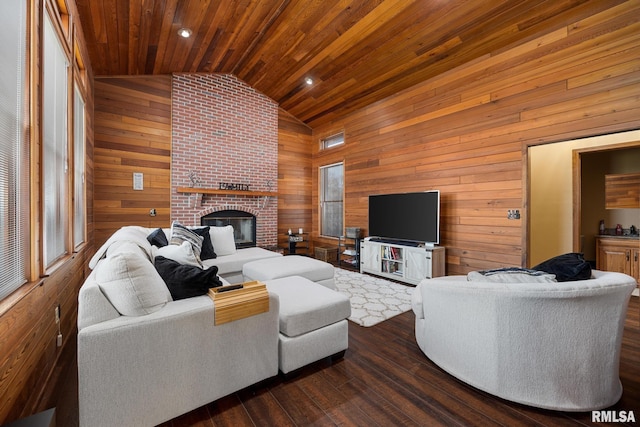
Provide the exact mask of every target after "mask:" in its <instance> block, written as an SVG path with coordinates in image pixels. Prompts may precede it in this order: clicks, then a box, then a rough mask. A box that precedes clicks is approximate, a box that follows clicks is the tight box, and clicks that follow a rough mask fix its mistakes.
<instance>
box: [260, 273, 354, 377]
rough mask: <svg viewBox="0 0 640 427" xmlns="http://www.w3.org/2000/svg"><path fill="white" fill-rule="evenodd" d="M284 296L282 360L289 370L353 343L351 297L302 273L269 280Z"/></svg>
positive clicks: (338, 352)
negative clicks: (350, 328) (307, 277)
mask: <svg viewBox="0 0 640 427" xmlns="http://www.w3.org/2000/svg"><path fill="white" fill-rule="evenodd" d="M265 284H266V285H267V290H268V291H269V292H270V293H274V294H276V295H278V298H279V300H280V335H279V341H278V363H279V368H280V371H282V372H283V373H285V374H286V373H289V372H291V371H293V370H295V369H298V368H301V367H303V366H305V365H308V364H309V363H312V362H315V361H317V360H320V359H324V358H325V357H329V356H338V355H342V354H344V351H345V350H346V349H347V348H348V347H349V329H348V327H349V326H348V321H347V318H348V317H349V316H351V304H350V303H349V298H347V297H346V296H345V295H343V294H341V293H340V292H338V291H333V290H331V289H327V288H326V287H325V286H322V285H319V284H317V283H314V282H312V281H310V280H309V279H306V278H304V277H301V276H292V277H285V278H282V279H275V280H269V281H267V282H265Z"/></svg>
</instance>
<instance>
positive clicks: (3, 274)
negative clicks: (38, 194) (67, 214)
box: [0, 0, 29, 299]
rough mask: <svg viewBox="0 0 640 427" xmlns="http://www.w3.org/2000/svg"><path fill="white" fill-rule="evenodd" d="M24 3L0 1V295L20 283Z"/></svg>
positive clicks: (22, 266) (23, 223)
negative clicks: (0, 41) (0, 59)
mask: <svg viewBox="0 0 640 427" xmlns="http://www.w3.org/2000/svg"><path fill="white" fill-rule="evenodd" d="M26 3H27V2H26V1H24V0H2V2H0V40H2V43H0V58H2V61H0V232H1V234H0V235H1V236H2V237H1V238H0V299H3V298H5V297H6V296H7V295H9V294H10V293H11V292H13V291H14V290H16V289H17V288H18V287H20V285H22V284H23V283H25V282H26V275H25V271H26V267H27V265H26V264H27V259H28V257H27V256H26V254H25V250H24V248H25V244H24V242H25V241H26V240H28V234H27V231H28V227H27V225H26V208H27V205H26V203H28V201H27V202H25V200H24V197H25V195H26V194H27V187H26V183H27V177H28V173H29V172H28V166H27V165H28V164H29V158H28V156H27V152H28V151H27V147H28V145H27V143H26V137H25V129H26V126H25V123H24V121H25V118H26V114H25V113H24V105H25V103H24V100H23V97H24V85H25V81H24V73H25V64H26V58H25V55H26V53H25V52H26V51H25V49H26V39H27V30H26V19H27V18H26V10H25V9H26Z"/></svg>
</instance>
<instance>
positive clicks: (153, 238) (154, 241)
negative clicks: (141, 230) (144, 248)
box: [147, 228, 169, 248]
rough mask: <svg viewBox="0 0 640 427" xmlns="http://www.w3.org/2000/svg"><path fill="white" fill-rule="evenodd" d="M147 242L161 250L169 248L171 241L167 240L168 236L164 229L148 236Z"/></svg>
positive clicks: (158, 229) (156, 230)
mask: <svg viewBox="0 0 640 427" xmlns="http://www.w3.org/2000/svg"><path fill="white" fill-rule="evenodd" d="M147 240H148V241H149V243H151V245H152V246H157V247H159V248H161V247H163V246H167V245H168V244H169V241H168V240H167V235H166V234H164V231H163V230H162V228H156V229H155V230H153V231H152V232H151V233H149V235H148V236H147Z"/></svg>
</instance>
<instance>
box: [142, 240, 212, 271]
mask: <svg viewBox="0 0 640 427" xmlns="http://www.w3.org/2000/svg"><path fill="white" fill-rule="evenodd" d="M154 248H155V249H154V253H153V257H154V258H155V257H157V256H163V257H165V258H169V259H172V260H174V261H175V262H179V263H180V264H187V265H195V266H196V267H200V268H202V262H200V258H198V257H196V254H195V253H194V252H193V245H192V244H191V243H189V242H182V244H181V245H167V246H163V247H161V248H156V247H155V246H154Z"/></svg>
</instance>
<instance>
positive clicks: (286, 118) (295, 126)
mask: <svg viewBox="0 0 640 427" xmlns="http://www.w3.org/2000/svg"><path fill="white" fill-rule="evenodd" d="M299 228H302V229H303V230H309V231H311V228H312V223H311V129H310V128H309V127H307V126H306V125H305V124H303V123H302V122H300V121H299V120H297V119H296V118H294V117H293V116H291V115H290V114H289V113H287V112H286V111H283V110H282V109H281V110H280V111H279V113H278V246H279V247H281V248H287V247H288V244H289V243H288V238H287V236H286V233H287V230H289V229H291V230H298V229H299Z"/></svg>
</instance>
